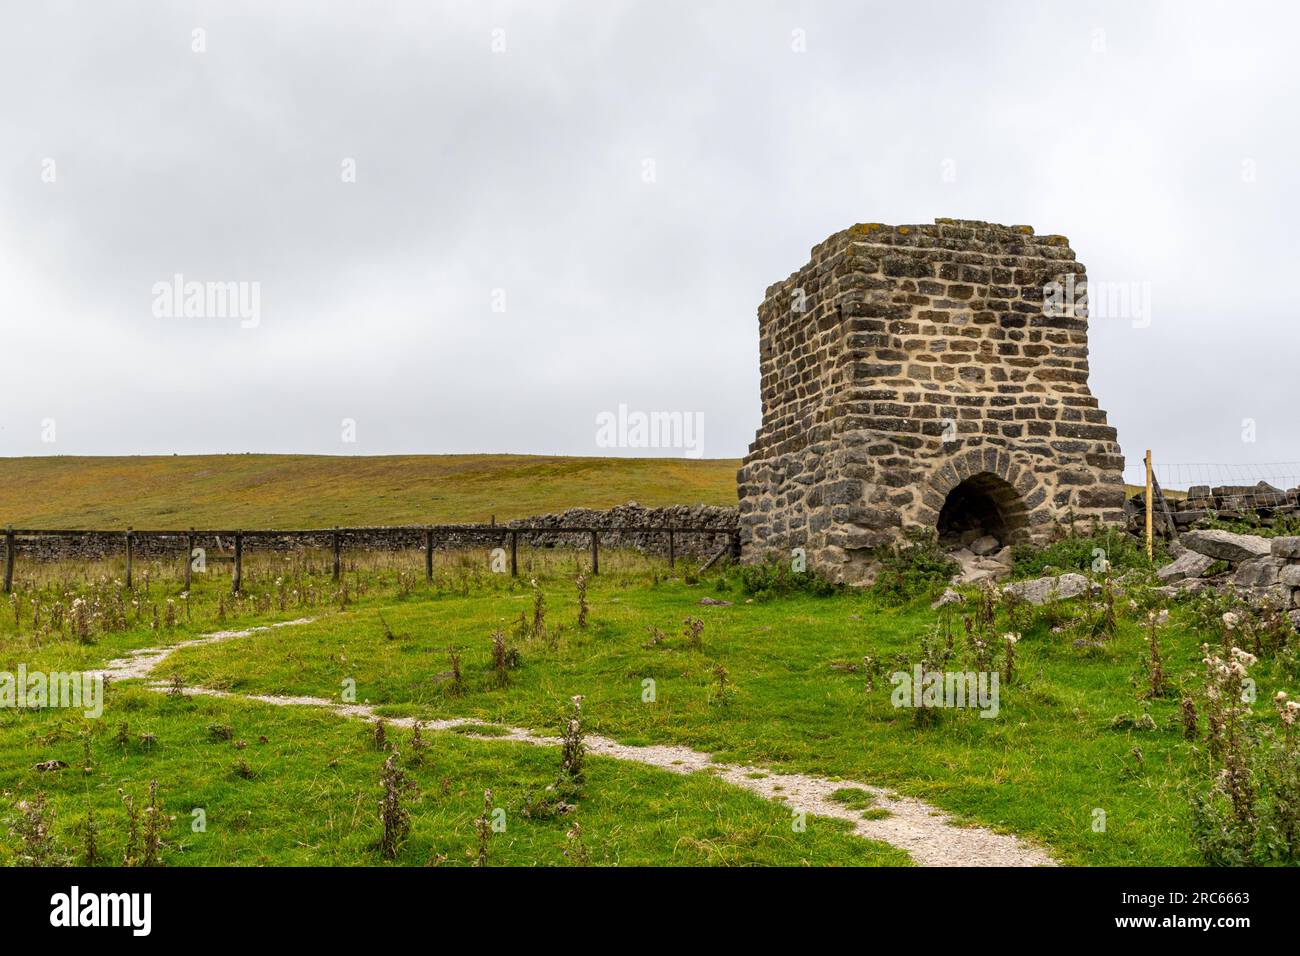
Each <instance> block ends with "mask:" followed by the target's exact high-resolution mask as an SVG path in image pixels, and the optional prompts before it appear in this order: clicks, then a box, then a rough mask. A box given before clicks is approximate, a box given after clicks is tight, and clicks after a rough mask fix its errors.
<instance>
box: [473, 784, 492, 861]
mask: <svg viewBox="0 0 1300 956" xmlns="http://www.w3.org/2000/svg"><path fill="white" fill-rule="evenodd" d="M474 832H475V834H476V835H477V836H478V859H477V860H476V861H475V863H474V865H475V866H487V859H488V842H489V841H490V840H491V839H492V791H491V790H484V791H483V812H482V813H481V814H479V818H478V819H477V820H475V821H474Z"/></svg>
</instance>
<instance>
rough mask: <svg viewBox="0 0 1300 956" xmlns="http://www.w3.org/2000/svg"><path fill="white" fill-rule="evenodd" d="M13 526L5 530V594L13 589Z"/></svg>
mask: <svg viewBox="0 0 1300 956" xmlns="http://www.w3.org/2000/svg"><path fill="white" fill-rule="evenodd" d="M14 553H15V552H14V526H13V525H9V526H8V527H7V528H5V594H9V593H10V592H12V591H13V589H14Z"/></svg>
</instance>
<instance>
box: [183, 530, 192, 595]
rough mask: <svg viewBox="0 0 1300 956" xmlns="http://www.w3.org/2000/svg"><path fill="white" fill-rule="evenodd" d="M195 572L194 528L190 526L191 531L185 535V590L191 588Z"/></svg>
mask: <svg viewBox="0 0 1300 956" xmlns="http://www.w3.org/2000/svg"><path fill="white" fill-rule="evenodd" d="M193 574H194V529H193V528H190V533H189V534H187V535H186V536H185V590H186V591H188V590H189V589H190V584H191V578H192V577H193Z"/></svg>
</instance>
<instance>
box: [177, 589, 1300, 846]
mask: <svg viewBox="0 0 1300 956" xmlns="http://www.w3.org/2000/svg"><path fill="white" fill-rule="evenodd" d="M544 589H545V593H546V595H547V602H548V605H549V608H550V610H549V613H548V622H550V623H552V624H554V623H557V622H563V623H565V624H566V630H565V632H564V636H563V637H562V638H561V639H560V641H559V643H558V646H557V647H556V648H555V649H553V650H552V649H550V648H549V647H548V646H547V644H546V643H544V642H539V641H526V642H524V643H523V644H522V645H521V652H522V655H523V661H524V663H523V666H522V668H521V669H519V670H518V671H514V672H512V673H511V683H510V686H509V687H508V688H505V689H497V688H496V687H495V685H494V682H493V679H492V676H491V674H490V673H489V634H490V633H491V631H492V630H493V629H495V628H498V627H502V628H508V627H509V626H510V624H511V622H512V621H514V620H515V619H516V618H517V617H518V614H519V612H520V611H521V610H526V609H528V608H530V607H531V597H530V595H529V593H528V589H527V588H526V587H525V586H523V585H522V584H521V585H520V586H519V587H518V588H517V589H516V590H514V591H505V592H497V593H491V594H481V595H471V596H469V597H460V596H440V597H438V598H437V599H435V600H431V601H413V602H409V603H406V604H403V605H400V606H395V607H392V608H390V609H388V610H386V611H385V615H386V616H387V617H388V618H389V620H390V623H392V624H393V626H394V627H395V628H396V629H397V630H399V631H400V632H402V633H404V634H408V635H410V637H409V638H408V639H407V640H405V641H401V642H392V641H385V640H384V639H383V637H382V629H381V627H380V625H379V622H378V619H377V616H376V615H375V614H374V613H373V612H369V611H357V612H354V613H350V614H347V615H341V616H335V617H329V618H326V619H322V620H320V621H318V622H316V623H314V624H312V625H308V626H305V627H301V628H293V629H289V630H286V631H284V632H281V633H278V634H276V635H275V636H274V637H269V636H268V637H254V638H252V639H250V640H249V641H245V642H240V643H239V644H228V645H216V646H212V647H206V648H197V649H195V650H193V651H192V652H187V653H185V654H183V655H180V656H178V657H175V658H173V659H172V660H170V661H169V662H168V663H167V664H166V665H164V667H163V668H162V671H163V672H164V673H180V674H183V675H184V678H185V680H186V681H187V682H193V683H201V684H213V685H215V686H221V687H227V688H230V689H233V690H235V691H238V692H241V693H291V692H292V693H310V694H315V695H319V696H324V697H332V696H337V694H338V692H339V687H340V685H341V682H342V681H343V680H344V679H345V678H351V679H353V680H355V681H356V683H357V696H358V699H359V700H360V699H363V698H364V699H365V700H367V701H368V702H369V703H371V704H375V705H379V706H380V707H381V709H382V710H383V711H384V712H386V713H389V714H392V715H415V716H428V717H435V716H436V717H447V716H460V717H467V718H471V719H474V720H479V721H485V722H501V723H508V724H513V725H520V726H526V727H531V728H536V729H539V730H543V731H548V732H555V730H556V728H557V727H558V726H559V721H560V718H561V715H562V714H563V712H564V708H565V703H566V701H567V700H568V698H569V697H570V696H571V695H574V694H583V695H585V697H586V700H585V702H584V705H583V706H584V713H585V714H586V716H587V721H588V724H589V727H590V729H591V730H592V731H595V732H599V733H602V734H605V735H608V736H612V737H615V738H617V739H619V740H621V741H623V742H625V743H631V744H648V743H673V744H683V745H688V746H691V747H693V748H696V749H699V750H702V751H706V752H710V753H713V754H714V755H715V758H716V759H724V760H729V761H737V762H753V763H757V764H760V765H766V766H770V767H773V768H777V769H782V770H794V771H803V772H809V773H816V774H821V775H824V776H835V777H841V778H843V779H846V780H858V781H862V782H867V783H872V784H878V785H888V786H892V787H895V788H898V789H899V790H901V791H903V792H905V793H909V794H912V795H916V796H921V797H924V798H926V799H928V800H931V801H933V802H935V803H937V804H939V805H940V806H942V807H944V808H945V809H947V810H949V811H952V812H954V813H956V814H957V815H958V816H960V817H963V818H966V819H969V820H972V821H978V822H980V823H983V824H986V825H989V826H993V827H996V828H1003V829H1009V830H1011V831H1014V832H1016V833H1019V834H1022V835H1025V836H1029V837H1032V838H1035V839H1037V840H1039V841H1041V842H1043V843H1044V844H1046V845H1047V846H1049V847H1050V848H1052V849H1054V850H1055V851H1056V852H1057V853H1058V854H1059V856H1060V857H1061V858H1062V859H1063V860H1065V861H1066V862H1072V863H1090V864H1124V865H1137V864H1144V865H1174V864H1191V863H1195V862H1196V859H1195V857H1194V853H1193V850H1192V849H1191V847H1190V846H1189V842H1188V836H1187V808H1186V800H1185V797H1184V794H1183V792H1182V787H1183V786H1184V785H1185V784H1186V783H1187V782H1188V781H1189V780H1190V779H1191V777H1192V770H1191V767H1192V756H1191V751H1190V746H1191V745H1189V744H1188V743H1186V742H1185V741H1184V740H1183V739H1182V736H1181V733H1180V730H1179V726H1178V720H1177V698H1169V699H1166V700H1160V701H1156V702H1154V703H1151V704H1149V705H1147V704H1145V703H1140V702H1139V696H1140V693H1141V690H1142V688H1141V686H1140V683H1139V682H1140V680H1141V677H1140V675H1141V673H1142V657H1143V654H1144V644H1143V639H1142V634H1141V631H1140V628H1139V627H1138V626H1137V624H1136V623H1135V622H1133V621H1127V620H1122V621H1121V625H1120V631H1119V634H1118V635H1117V637H1116V638H1114V639H1113V640H1112V641H1110V642H1109V643H1108V644H1107V645H1106V646H1104V647H1103V648H1101V649H1100V650H1098V649H1076V648H1074V647H1073V646H1072V642H1071V640H1070V637H1069V636H1062V635H1059V634H1054V633H1052V631H1051V625H1052V623H1053V621H1052V619H1051V617H1050V616H1049V615H1042V616H1040V618H1039V620H1038V622H1037V623H1035V624H1034V625H1033V626H1032V627H1030V628H1028V629H1027V630H1026V632H1025V636H1024V638H1023V639H1022V641H1021V643H1020V644H1019V646H1018V662H1017V671H1018V673H1019V675H1020V679H1019V682H1018V683H1017V684H1016V685H1015V686H1014V687H1011V688H1004V689H1003V693H1002V712H1001V714H1000V716H999V718H998V719H993V720H987V719H981V718H979V717H978V716H977V714H976V713H974V712H971V711H963V712H948V713H946V714H944V715H943V718H942V720H941V721H940V723H939V724H938V725H937V726H934V727H929V728H922V727H918V726H916V725H915V724H914V723H913V721H912V719H911V713H910V712H909V711H900V710H897V709H895V708H894V707H892V706H891V703H890V690H891V688H890V686H889V685H888V682H887V681H884V682H878V686H877V687H876V689H875V690H874V691H872V692H867V691H866V690H865V689H864V685H865V678H864V676H863V675H862V674H861V673H854V672H851V671H846V670H845V669H844V668H843V667H842V666H839V667H833V666H832V664H838V663H840V662H845V661H848V662H852V661H860V660H861V659H862V657H863V656H864V655H870V656H872V657H873V658H875V659H876V660H880V661H886V662H888V661H889V660H890V659H891V658H892V657H893V656H894V655H897V654H899V653H906V652H909V651H912V650H914V649H915V647H916V646H917V640H918V638H919V636H920V635H921V634H923V633H924V632H925V631H926V629H927V628H929V627H931V626H932V625H933V623H934V620H935V615H934V614H933V613H932V612H930V611H929V610H928V608H926V607H924V605H921V606H913V607H907V608H902V609H891V608H885V607H880V606H878V605H875V604H873V603H872V602H871V600H870V599H869V598H868V597H866V596H863V595H853V594H848V595H843V596H838V597H830V598H814V597H806V596H792V597H789V598H783V599H775V600H770V601H767V602H760V603H753V604H746V603H737V604H735V605H734V606H732V607H702V606H699V604H698V601H699V599H700V598H701V597H702V596H704V595H705V594H706V593H710V592H709V591H708V590H706V589H705V588H704V587H690V586H687V585H684V584H683V583H681V582H680V581H672V582H662V583H660V584H658V585H647V584H644V583H631V582H627V581H622V582H618V581H614V580H610V579H606V578H601V579H599V583H597V584H595V585H593V588H592V592H593V593H592V604H593V608H594V610H593V613H592V620H593V624H592V626H591V627H590V628H589V629H588V630H587V631H585V632H580V631H578V630H577V629H576V628H575V627H574V618H575V610H574V605H573V599H572V594H571V591H572V587H571V585H570V584H569V582H564V581H559V582H557V581H550V582H546V583H545V584H544ZM688 615H689V616H694V617H699V618H701V619H702V620H704V622H705V628H704V637H703V647H702V649H701V650H690V649H688V647H687V642H686V638H685V637H683V636H680V631H681V627H680V622H681V621H682V619H683V618H685V617H686V616H688ZM1175 621H1176V626H1174V627H1172V628H1170V629H1169V630H1168V631H1167V632H1166V633H1165V634H1164V636H1163V638H1162V641H1163V642H1164V657H1165V669H1166V672H1167V673H1168V674H1169V675H1170V677H1171V681H1172V682H1173V683H1174V684H1175V686H1179V687H1181V688H1183V689H1184V690H1186V691H1187V692H1191V690H1192V688H1193V687H1194V686H1195V684H1196V682H1197V674H1198V673H1199V671H1200V664H1199V653H1198V650H1197V648H1198V645H1199V643H1200V641H1201V640H1202V638H1201V637H1200V636H1198V635H1197V634H1196V633H1194V631H1193V629H1192V628H1191V626H1190V624H1189V622H1188V621H1187V619H1186V618H1185V617H1184V616H1182V615H1181V614H1180V615H1176V617H1175ZM647 625H654V626H657V627H659V628H661V629H662V630H664V631H665V632H667V633H668V634H669V635H670V640H669V641H668V643H667V646H666V647H661V648H653V649H646V648H644V647H642V644H643V643H644V642H645V640H646V635H645V633H644V628H645V627H646V626H647ZM449 644H455V645H458V646H460V647H462V648H464V663H463V665H462V666H463V668H464V672H465V674H466V681H467V684H468V690H467V692H466V693H464V694H462V695H453V694H451V693H450V692H449V690H448V687H447V685H446V684H445V683H439V682H437V681H436V680H434V676H435V675H436V674H438V673H440V672H442V671H444V670H445V669H446V668H447V667H448V663H447V657H446V654H445V651H444V648H445V647H446V646H447V645H449ZM719 663H721V664H723V665H724V666H725V667H726V669H727V671H728V673H729V680H730V681H731V683H732V684H733V685H734V693H733V694H732V696H731V697H730V698H729V700H728V702H727V703H725V704H719V703H717V702H715V677H714V674H713V669H714V667H715V666H717V665H718V664H719ZM889 669H892V668H889ZM1258 677H1259V679H1260V700H1261V701H1266V700H1268V699H1269V697H1270V696H1271V695H1272V693H1273V692H1274V691H1275V690H1276V689H1278V688H1279V687H1289V686H1290V685H1288V684H1286V683H1285V681H1283V680H1282V679H1281V678H1280V677H1278V675H1276V674H1271V673H1269V672H1268V671H1267V669H1261V670H1260V672H1259V674H1258ZM646 678H651V679H653V680H654V681H655V686H656V701H655V702H654V703H653V704H647V703H643V701H642V690H643V681H644V680H645V679H646ZM1290 689H1294V688H1290ZM1148 707H1149V711H1150V713H1151V714H1152V716H1153V718H1154V719H1155V722H1156V724H1157V729H1156V730H1155V731H1151V732H1145V731H1141V730H1133V731H1117V730H1113V729H1111V722H1112V720H1113V719H1114V718H1115V717H1116V716H1117V715H1119V714H1125V713H1134V712H1138V711H1141V710H1143V709H1144V708H1148ZM1134 748H1138V749H1140V750H1141V752H1142V760H1141V763H1138V762H1137V760H1136V758H1135V756H1134V753H1133V751H1134ZM1097 808H1100V809H1104V810H1105V811H1106V814H1107V820H1108V828H1107V830H1106V832H1105V833H1101V834H1099V833H1095V832H1093V830H1092V825H1091V824H1092V819H1093V816H1092V814H1093V810H1094V809H1097Z"/></svg>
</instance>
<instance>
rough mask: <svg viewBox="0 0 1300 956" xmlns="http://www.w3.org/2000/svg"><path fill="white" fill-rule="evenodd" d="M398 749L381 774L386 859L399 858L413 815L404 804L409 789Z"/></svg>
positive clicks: (381, 850) (383, 846) (382, 847)
mask: <svg viewBox="0 0 1300 956" xmlns="http://www.w3.org/2000/svg"><path fill="white" fill-rule="evenodd" d="M397 758H398V753H397V751H393V752H392V753H391V754H389V755H388V759H387V760H385V761H384V767H383V770H382V771H381V772H380V775H379V783H380V787H381V789H382V790H383V794H382V796H381V797H380V798H379V819H380V822H381V823H382V824H383V830H384V832H383V836H382V837H381V838H380V844H379V848H380V852H381V853H382V854H383V855H384V858H385V859H388V860H394V859H396V858H397V851H398V848H399V847H400V846H401V845H402V842H403V841H404V840H405V839H406V837H407V836H408V835H409V834H410V832H411V817H410V814H409V813H407V811H406V808H405V807H403V806H402V794H403V792H404V791H405V790H406V789H407V787H408V784H407V781H406V775H405V774H404V773H403V772H402V770H401V768H400V767H398V766H397Z"/></svg>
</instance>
